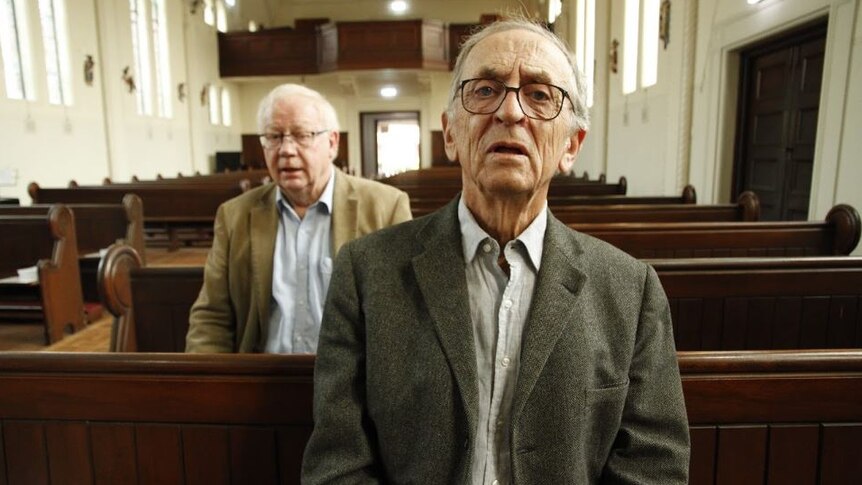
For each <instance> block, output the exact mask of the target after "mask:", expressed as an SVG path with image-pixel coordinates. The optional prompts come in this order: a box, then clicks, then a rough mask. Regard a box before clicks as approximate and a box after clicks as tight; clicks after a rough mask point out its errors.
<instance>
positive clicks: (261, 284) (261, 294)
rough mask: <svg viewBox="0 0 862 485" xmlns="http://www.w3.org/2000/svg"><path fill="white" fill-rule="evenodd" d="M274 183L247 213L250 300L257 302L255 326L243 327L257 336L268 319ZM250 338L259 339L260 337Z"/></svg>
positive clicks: (275, 217) (275, 223)
mask: <svg viewBox="0 0 862 485" xmlns="http://www.w3.org/2000/svg"><path fill="white" fill-rule="evenodd" d="M276 187H277V186H276V185H275V184H272V190H267V191H264V192H263V194H262V195H261V197H260V199H258V201H257V204H255V205H254V207H252V209H251V213H250V214H249V237H250V238H251V274H252V278H253V281H252V292H253V296H254V297H253V298H252V302H254V304H256V306H257V328H256V329H247V331H256V332H257V336H258V337H262V336H264V333H263V332H261V330H263V327H264V326H265V325H266V324H267V322H268V321H269V303H270V300H271V298H272V257H273V254H274V252H275V237H276V232H277V231H278V209H277V208H276V206H275V191H276V190H278V189H277V188H276ZM254 341H255V342H258V341H261V338H257V339H255V340H254Z"/></svg>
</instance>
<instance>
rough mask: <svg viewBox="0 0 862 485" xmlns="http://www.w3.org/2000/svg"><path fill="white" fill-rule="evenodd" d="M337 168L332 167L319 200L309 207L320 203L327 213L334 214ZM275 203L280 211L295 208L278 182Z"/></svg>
mask: <svg viewBox="0 0 862 485" xmlns="http://www.w3.org/2000/svg"><path fill="white" fill-rule="evenodd" d="M335 170H337V169H336V168H335V167H332V171H331V172H330V175H329V181H327V182H326V186H325V187H323V192H322V193H321V194H320V198H319V199H317V202H315V203H313V204H311V206H309V209H310V208H312V207H315V206H317V204H320V205H321V206H322V208H323V210H325V211H326V213H327V214H332V198H333V194H334V193H335ZM275 205H276V207H278V210H279V211H280V212H283V211H285V210H287V209H288V208H289V209H290V210H293V208H292V207H291V206H290V203H289V202H288V201H287V198H285V197H284V194H283V193H282V192H281V187H278V184H276V188H275Z"/></svg>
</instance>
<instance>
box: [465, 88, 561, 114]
mask: <svg viewBox="0 0 862 485" xmlns="http://www.w3.org/2000/svg"><path fill="white" fill-rule="evenodd" d="M459 89H460V90H461V105H462V106H464V109H465V110H467V112H469V113H473V114H477V115H487V114H491V113H493V112H495V111H497V110H498V109H500V106H502V104H503V100H505V99H506V95H507V94H509V93H510V92H513V93H515V97H516V98H517V99H518V105H519V106H520V107H521V111H523V112H524V115H525V116H526V117H527V118H532V119H534V120H542V121H550V120H552V119H554V118H556V117H557V116H559V115H560V112H561V111H562V110H563V104H564V103H565V101H566V98H569V93H568V92H566V90H565V89H563V88H561V87H559V86H554V85H553V84H547V83H528V84H523V85H521V86H518V87H516V88H513V87H511V86H506V85H505V84H503V83H502V82H500V81H497V80H495V79H482V78H475V79H467V80H464V81H461V86H460V87H459ZM569 99H570V100H571V98H569Z"/></svg>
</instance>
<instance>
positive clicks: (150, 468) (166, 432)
mask: <svg viewBox="0 0 862 485" xmlns="http://www.w3.org/2000/svg"><path fill="white" fill-rule="evenodd" d="M135 446H136V449H137V459H138V479H139V483H141V485H150V484H152V485H172V484H177V485H181V483H182V477H183V464H182V455H181V448H180V430H179V427H177V426H169V425H158V424H152V425H151V424H146V425H140V424H139V425H137V426H136V427H135Z"/></svg>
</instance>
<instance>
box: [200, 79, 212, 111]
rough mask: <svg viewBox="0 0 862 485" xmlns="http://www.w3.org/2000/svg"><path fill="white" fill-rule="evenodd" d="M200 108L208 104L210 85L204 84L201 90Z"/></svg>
mask: <svg viewBox="0 0 862 485" xmlns="http://www.w3.org/2000/svg"><path fill="white" fill-rule="evenodd" d="M200 98H201V106H206V105H207V104H208V103H209V99H210V83H206V84H204V85H203V87H202V88H201V94H200Z"/></svg>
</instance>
